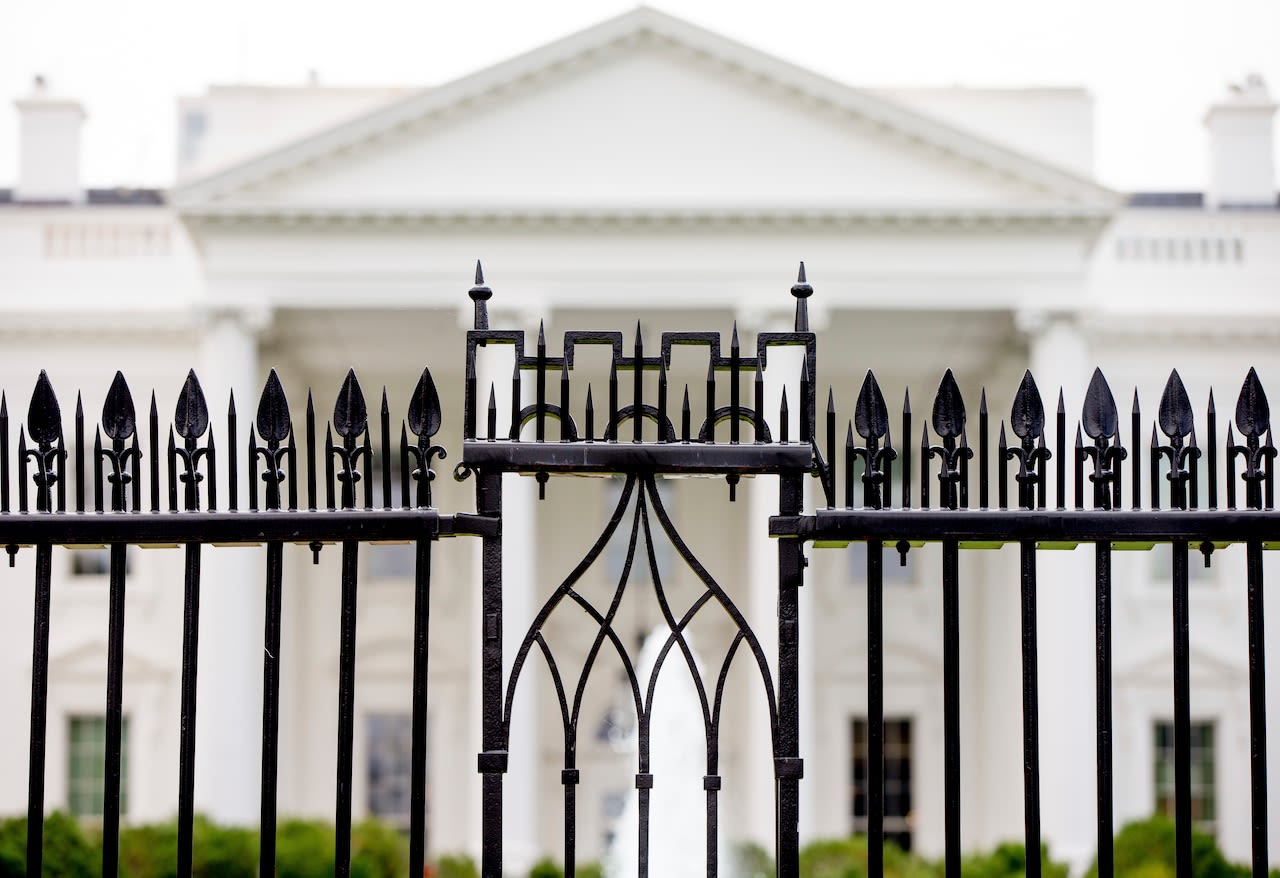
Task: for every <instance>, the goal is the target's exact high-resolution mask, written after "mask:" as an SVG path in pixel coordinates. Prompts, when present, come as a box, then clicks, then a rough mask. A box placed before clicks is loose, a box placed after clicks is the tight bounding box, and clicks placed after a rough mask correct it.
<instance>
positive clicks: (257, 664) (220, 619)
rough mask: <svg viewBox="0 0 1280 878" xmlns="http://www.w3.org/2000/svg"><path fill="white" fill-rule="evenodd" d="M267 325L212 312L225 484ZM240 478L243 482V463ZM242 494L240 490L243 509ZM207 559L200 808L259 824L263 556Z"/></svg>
mask: <svg viewBox="0 0 1280 878" xmlns="http://www.w3.org/2000/svg"><path fill="white" fill-rule="evenodd" d="M268 321H269V316H268V315H267V314H265V313H262V312H252V313H248V312H240V311H218V312H214V313H211V314H210V315H208V324H207V326H206V327H205V331H204V334H203V337H202V340H201V347H200V367H199V369H198V374H199V376H200V383H201V386H202V387H203V389H204V392H205V396H206V398H207V399H208V403H209V415H210V423H211V424H212V429H213V431H214V433H215V435H216V437H217V443H218V472H219V478H220V479H224V480H225V478H226V473H227V460H228V457H229V455H230V454H232V453H237V454H241V455H242V454H243V452H242V451H241V448H242V442H241V441H240V440H242V439H243V438H244V436H245V430H246V429H247V426H248V424H250V423H251V422H252V419H253V413H254V411H255V410H256V408H257V399H258V394H259V393H260V392H261V390H262V380H261V377H260V375H259V366H258V334H259V332H260V331H261V330H262V329H263V328H264V327H265V326H266V324H267V322H268ZM232 390H234V392H235V398H236V411H237V414H238V416H239V425H238V428H237V429H238V430H239V433H240V435H239V436H238V437H237V442H236V446H235V448H231V447H229V445H228V442H227V436H226V424H227V421H226V412H227V402H228V393H229V392H230V391H232ZM240 474H241V477H242V479H243V477H244V476H245V464H244V462H243V460H242V461H241V463H240ZM244 490H245V488H244V484H241V486H240V506H241V508H243V507H244V506H245V493H244ZM218 493H219V496H218V504H219V507H220V508H222V509H225V508H227V501H228V497H227V494H226V483H225V481H223V483H222V484H221V485H219V492H218ZM202 561H203V564H202V577H201V579H202V581H201V591H200V665H199V676H198V678H197V702H196V703H197V705H198V710H197V713H196V762H195V769H196V776H195V807H196V811H197V812H199V813H202V814H207V815H209V816H210V817H211V818H213V819H214V820H216V821H219V822H222V823H233V824H240V825H250V824H256V823H257V822H258V817H259V784H260V777H261V774H260V768H261V765H260V762H261V760H260V758H259V757H260V754H261V752H262V622H263V576H264V574H263V560H262V553H261V552H260V551H257V550H253V549H243V548H207V549H206V550H205V551H204V554H203V556H202Z"/></svg>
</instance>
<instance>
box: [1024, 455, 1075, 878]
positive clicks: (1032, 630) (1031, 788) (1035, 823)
mask: <svg viewBox="0 0 1280 878" xmlns="http://www.w3.org/2000/svg"><path fill="white" fill-rule="evenodd" d="M1064 456H1065V455H1062V454H1061V453H1060V454H1059V464H1061V462H1062V457H1064ZM1041 466H1044V464H1043V463H1042V464H1041ZM1059 473H1061V468H1059ZM1059 484H1060V485H1061V482H1059ZM1028 493H1030V491H1028ZM1028 499H1030V498H1029V497H1028ZM1061 500H1062V498H1061V496H1060V499H1059V502H1061ZM1019 552H1020V555H1021V558H1020V560H1021V575H1022V594H1021V597H1022V601H1021V604H1022V606H1021V609H1022V794H1023V820H1024V823H1025V830H1026V836H1025V837H1026V852H1027V878H1040V676H1039V658H1038V651H1037V649H1036V543H1035V540H1022V542H1021V543H1019Z"/></svg>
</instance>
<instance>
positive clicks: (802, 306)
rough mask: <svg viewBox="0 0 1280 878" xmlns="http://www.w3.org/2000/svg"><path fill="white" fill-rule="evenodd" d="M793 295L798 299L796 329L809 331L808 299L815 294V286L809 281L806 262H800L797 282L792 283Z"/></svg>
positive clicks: (797, 330)
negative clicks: (806, 273)
mask: <svg viewBox="0 0 1280 878" xmlns="http://www.w3.org/2000/svg"><path fill="white" fill-rule="evenodd" d="M791 295H792V296H794V297H795V299H796V319H795V331H796V332H808V331H809V302H808V299H809V297H810V296H812V295H813V287H811V286H810V285H809V281H808V280H807V279H806V277H805V271H804V263H803V262H801V263H800V271H799V272H798V273H797V275H796V282H795V283H794V284H792V285H791Z"/></svg>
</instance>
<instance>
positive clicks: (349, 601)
mask: <svg viewBox="0 0 1280 878" xmlns="http://www.w3.org/2000/svg"><path fill="white" fill-rule="evenodd" d="M359 549H360V543H359V542H357V541H356V540H344V541H343V543H342V599H341V600H342V605H341V610H340V612H341V620H340V622H339V633H338V768H337V771H338V788H337V805H336V816H335V818H334V832H335V836H336V850H335V851H334V861H335V865H334V874H335V875H337V876H339V878H347V876H349V875H350V874H351V773H352V753H351V751H352V745H353V739H354V730H355V690H356V585H357V583H356V574H357V566H356V565H357V562H358V560H359V557H358V553H359Z"/></svg>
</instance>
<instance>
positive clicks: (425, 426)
mask: <svg viewBox="0 0 1280 878" xmlns="http://www.w3.org/2000/svg"><path fill="white" fill-rule="evenodd" d="M440 420H441V418H440V394H439V393H438V392H436V383H435V381H434V380H433V379H432V377H431V370H430V369H425V368H424V369H423V370H422V374H421V375H420V376H419V377H418V383H417V385H415V386H414V388H413V396H412V397H410V398H409V430H410V431H411V432H412V433H413V435H415V436H417V437H418V438H419V439H430V438H431V437H432V436H434V435H435V434H436V433H438V432H439V431H440Z"/></svg>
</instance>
